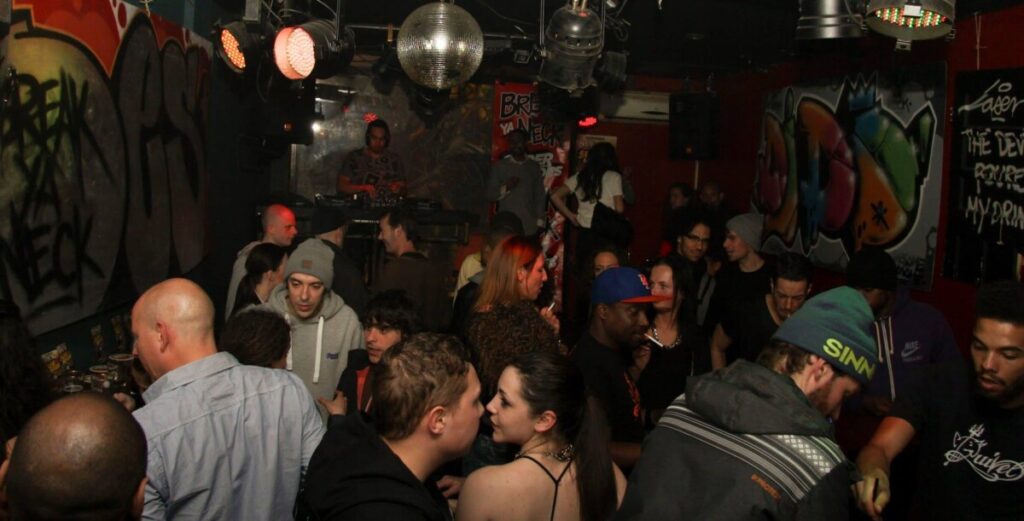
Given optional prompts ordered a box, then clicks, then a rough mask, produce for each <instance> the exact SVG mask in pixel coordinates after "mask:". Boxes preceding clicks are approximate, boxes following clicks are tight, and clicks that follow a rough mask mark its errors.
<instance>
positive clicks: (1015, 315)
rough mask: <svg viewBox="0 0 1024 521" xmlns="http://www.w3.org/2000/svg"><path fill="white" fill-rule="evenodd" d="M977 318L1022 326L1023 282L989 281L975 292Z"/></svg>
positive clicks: (1023, 312) (1023, 313) (1023, 324)
mask: <svg viewBox="0 0 1024 521" xmlns="http://www.w3.org/2000/svg"><path fill="white" fill-rule="evenodd" d="M976 298H977V310H978V311H977V315H978V318H989V319H992V320H995V321H997V322H1007V323H1010V324H1013V325H1015V326H1024V306H1021V302H1024V283H1020V282H1017V281H1014V280H1002V281H998V282H989V283H987V284H984V285H982V286H981V288H979V289H978V293H977V297H976Z"/></svg>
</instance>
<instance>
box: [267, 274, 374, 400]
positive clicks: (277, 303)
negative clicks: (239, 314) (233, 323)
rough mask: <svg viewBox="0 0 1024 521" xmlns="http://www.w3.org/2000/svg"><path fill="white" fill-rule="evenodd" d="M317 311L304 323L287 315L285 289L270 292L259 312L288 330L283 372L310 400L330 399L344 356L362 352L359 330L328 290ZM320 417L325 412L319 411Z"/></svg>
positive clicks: (348, 311) (351, 313) (353, 315)
mask: <svg viewBox="0 0 1024 521" xmlns="http://www.w3.org/2000/svg"><path fill="white" fill-rule="evenodd" d="M323 299H324V301H323V304H322V305H321V306H320V311H319V312H318V313H317V314H316V315H314V316H311V317H309V318H307V319H305V320H302V319H300V318H299V317H296V316H294V315H292V314H291V310H290V309H289V308H288V287H287V286H286V285H284V284H282V285H280V286H278V287H276V288H274V291H272V292H271V293H270V298H269V299H267V303H266V304H263V305H262V306H260V308H261V309H269V310H271V311H276V312H278V313H280V314H281V315H282V316H284V318H285V320H287V321H288V323H289V324H291V326H292V348H291V350H289V351H288V366H287V369H288V370H289V371H292V372H294V373H295V375H296V376H298V377H299V378H301V379H302V382H303V383H305V384H306V388H307V389H309V392H310V394H312V395H313V398H314V399H316V398H321V397H322V398H326V399H328V400H330V399H332V398H334V390H335V389H337V388H338V381H339V380H340V379H341V373H342V371H344V370H345V365H346V364H347V363H348V352H349V351H352V350H354V349H364V348H365V343H364V340H363V328H362V326H361V325H360V324H359V318H358V317H357V316H356V313H355V311H352V308H350V307H348V306H347V305H345V302H344V301H343V300H342V299H341V297H339V296H338V295H336V294H335V293H334V292H333V291H331V290H330V289H329V288H327V289H325V291H324V297H323ZM318 408H319V409H320V414H321V416H324V417H326V411H324V410H323V407H320V406H319V405H318Z"/></svg>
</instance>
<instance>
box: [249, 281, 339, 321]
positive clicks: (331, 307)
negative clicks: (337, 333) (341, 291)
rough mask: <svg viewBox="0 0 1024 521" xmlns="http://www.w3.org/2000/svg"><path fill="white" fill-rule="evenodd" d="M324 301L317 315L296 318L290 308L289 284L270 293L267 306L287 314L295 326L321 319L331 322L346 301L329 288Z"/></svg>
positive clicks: (325, 290) (325, 292)
mask: <svg viewBox="0 0 1024 521" xmlns="http://www.w3.org/2000/svg"><path fill="white" fill-rule="evenodd" d="M323 299H324V300H323V303H322V304H321V305H320V311H319V312H317V314H315V315H312V316H310V317H309V318H305V319H300V318H299V317H297V316H295V315H294V314H293V313H292V312H291V309H290V308H289V307H288V286H287V284H280V285H278V286H277V287H276V288H274V290H273V291H271V292H270V297H269V298H267V305H269V306H270V307H272V308H273V309H274V310H276V311H277V312H278V313H282V314H287V315H288V321H289V322H291V323H293V324H305V323H315V322H317V321H319V319H320V317H324V320H330V319H332V318H334V315H337V314H338V313H339V312H341V310H342V309H343V308H344V307H345V301H344V300H342V299H341V297H339V296H338V295H337V294H336V293H334V292H333V291H331V288H329V287H325V288H324V297H323Z"/></svg>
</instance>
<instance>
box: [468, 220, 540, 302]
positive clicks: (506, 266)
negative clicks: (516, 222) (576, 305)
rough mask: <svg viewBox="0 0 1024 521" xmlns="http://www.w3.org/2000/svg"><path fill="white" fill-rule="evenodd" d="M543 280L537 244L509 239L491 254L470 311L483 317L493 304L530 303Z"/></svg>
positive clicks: (537, 292) (536, 294)
mask: <svg viewBox="0 0 1024 521" xmlns="http://www.w3.org/2000/svg"><path fill="white" fill-rule="evenodd" d="M547 280H548V273H547V270H546V269H545V267H544V252H543V251H542V250H541V248H540V244H538V243H537V241H535V240H533V239H527V238H526V237H523V236H522V235H513V236H511V237H509V238H507V239H505V240H504V241H502V242H501V244H499V245H498V247H497V248H495V249H494V252H493V253H491V257H490V258H489V259H488V261H487V269H486V271H485V272H484V280H483V282H482V283H481V284H480V295H479V297H478V298H477V301H476V305H474V306H473V311H476V312H484V313H486V312H487V311H489V310H490V309H491V308H492V307H494V306H495V305H497V304H515V303H517V302H521V301H524V300H528V301H530V302H533V301H535V300H537V297H538V296H539V295H540V290H541V288H543V287H544V282H546V281H547ZM549 315H550V313H549ZM545 318H548V317H545Z"/></svg>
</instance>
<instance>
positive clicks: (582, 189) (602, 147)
mask: <svg viewBox="0 0 1024 521" xmlns="http://www.w3.org/2000/svg"><path fill="white" fill-rule="evenodd" d="M619 172H620V169H619V160H618V157H617V156H616V154H615V147H614V146H612V144H611V143H598V144H596V145H594V146H593V147H591V148H590V151H589V152H588V153H587V161H586V163H584V165H583V169H582V170H580V172H579V173H578V174H576V175H574V176H572V177H570V178H569V179H568V180H566V182H565V184H563V185H562V186H560V187H558V189H557V190H555V192H554V193H553V194H551V204H553V205H554V206H555V209H557V210H558V211H559V212H560V213H561V214H562V215H564V216H565V218H566V219H568V220H569V222H571V223H573V225H575V226H576V227H577V228H579V234H578V236H577V244H576V252H575V255H576V259H577V261H576V265H577V268H581V267H583V264H584V263H586V262H587V261H589V260H590V255H591V252H592V251H593V249H594V247H595V245H596V242H597V238H596V237H595V234H596V233H597V232H599V231H598V230H592V229H591V225H592V224H593V220H594V213H595V211H596V210H597V205H604V206H606V207H608V208H610V209H612V210H614V211H615V212H617V213H619V214H621V213H623V212H625V211H626V203H625V200H624V199H623V192H622V174H620V173H619ZM569 194H575V196H576V200H577V202H578V203H579V204H578V206H577V209H576V211H575V212H573V211H572V210H570V209H569V207H568V206H567V205H566V202H565V198H566V197H567V196H568V195H569ZM609 239H612V238H609Z"/></svg>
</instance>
